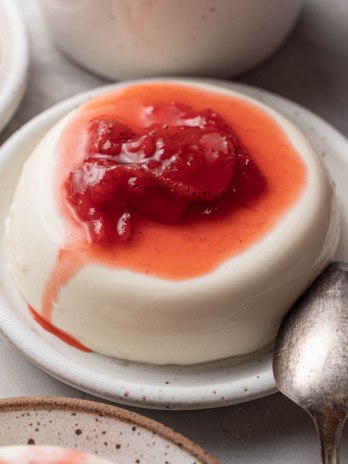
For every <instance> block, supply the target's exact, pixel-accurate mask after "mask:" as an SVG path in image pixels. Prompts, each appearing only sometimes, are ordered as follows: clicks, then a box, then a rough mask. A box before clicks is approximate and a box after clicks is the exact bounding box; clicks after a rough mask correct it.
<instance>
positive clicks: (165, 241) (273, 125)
mask: <svg viewBox="0 0 348 464" xmlns="http://www.w3.org/2000/svg"><path fill="white" fill-rule="evenodd" d="M171 101H177V102H185V104H186V105H187V106H189V107H190V108H191V110H190V111H192V112H196V114H201V113H202V112H203V113H204V111H206V109H207V108H213V110H214V112H216V113H218V114H219V115H220V116H221V119H222V120H223V121H224V122H225V124H227V125H228V126H229V128H232V129H229V130H230V132H228V131H227V130H226V131H225V132H224V130H225V129H222V130H220V128H218V129H217V132H218V134H219V136H220V137H221V139H220V141H221V140H225V139H224V137H225V138H226V137H227V139H228V140H225V141H226V143H227V144H228V145H229V147H230V148H231V147H232V151H230V153H233V156H234V157H232V158H233V159H232V158H228V156H227V155H226V157H225V153H223V156H222V159H223V162H222V165H221V166H219V167H218V169H217V172H218V173H219V175H220V174H221V173H222V179H225V177H224V176H225V174H226V178H227V182H228V185H230V184H229V181H228V178H229V176H230V175H231V171H232V177H233V176H234V175H235V173H236V164H237V155H238V153H239V154H240V155H242V156H246V158H245V160H247V159H251V158H250V156H249V155H248V153H252V156H253V160H254V161H255V163H256V164H257V166H258V168H259V170H260V172H262V174H263V175H264V177H265V178H266V180H267V188H266V189H264V191H263V192H262V194H261V195H256V196H254V197H253V198H251V199H248V198H247V201H244V198H246V197H243V201H239V203H238V207H235V205H233V208H229V207H228V208H226V209H224V208H222V209H223V214H216V215H212V217H210V216H209V215H205V216H204V217H203V216H202V214H201V213H202V211H203V210H202V208H201V209H200V207H198V213H197V211H195V209H194V208H192V204H191V203H190V204H189V205H187V204H185V208H184V210H185V214H183V215H182V216H181V217H179V219H176V220H175V221H174V223H168V222H170V221H168V220H163V215H160V218H161V220H158V217H157V218H156V215H155V214H154V216H151V215H145V214H144V213H145V212H146V211H145V210H146V208H145V207H144V208H143V209H142V210H141V211H137V213H136V214H134V211H133V210H131V211H130V213H131V226H132V228H131V234H128V231H129V228H128V226H129V224H130V223H128V222H127V220H128V219H127V217H124V218H123V219H122V221H123V222H122V221H121V224H120V228H121V229H122V226H125V227H124V231H125V234H124V238H126V239H127V238H129V237H131V240H124V242H123V243H122V246H119V244H118V243H115V246H113V244H111V245H110V246H107V247H106V246H104V244H103V240H101V241H100V242H98V241H93V240H91V239H90V238H91V235H93V234H94V232H97V230H95V231H93V227H91V224H90V223H89V224H88V221H87V222H86V220H85V218H86V216H85V215H84V213H81V212H79V211H76V210H75V206H74V207H72V204H71V202H72V203H74V195H75V193H76V191H75V190H74V188H75V185H73V184H74V182H72V184H71V185H72V186H73V188H72V190H70V191H69V186H68V191H69V192H70V193H69V195H70V201H71V202H69V201H67V200H66V188H67V179H69V176H72V177H70V180H72V181H73V179H72V178H73V177H74V175H75V174H71V173H77V172H78V171H79V170H81V169H82V170H83V169H84V168H83V166H84V163H85V161H86V162H87V159H88V156H90V157H91V158H94V159H95V158H96V153H97V152H99V151H103V150H104V153H102V155H103V156H104V158H105V159H106V160H108V158H107V156H106V155H109V154H108V153H106V152H107V151H108V150H109V149H111V150H114V149H115V150H116V152H115V153H116V155H115V153H114V154H113V153H111V154H110V156H111V157H114V156H116V161H117V157H118V156H119V153H118V151H117V150H119V147H115V146H113V145H112V142H113V140H112V138H111V139H110V145H107V146H105V144H104V142H107V140H103V137H100V134H103V130H104V129H102V128H101V127H98V124H99V123H98V122H97V123H96V124H97V126H94V129H92V130H91V128H92V127H93V123H94V122H96V121H103V122H102V125H103V124H104V123H106V132H108V131H109V130H110V131H111V133H114V132H113V131H114V129H115V128H116V129H115V130H116V133H117V131H118V132H120V130H119V129H120V125H123V127H122V131H123V134H126V136H127V137H126V140H125V141H124V142H125V143H128V138H129V137H130V139H132V140H133V139H134V140H137V141H138V142H139V138H140V137H141V135H142V134H143V135H144V133H147V132H148V128H149V127H150V126H151V125H153V124H159V123H161V124H162V126H163V118H162V119H161V118H159V119H160V121H158V120H154V118H153V117H152V116H151V107H154V108H161V107H162V108H167V109H168V108H169V107H170V105H168V104H169V103H170V102H171ZM172 106H173V105H172ZM174 106H177V105H174ZM149 108H150V109H149ZM166 111H167V110H166ZM152 115H153V113H152ZM166 117H168V115H166ZM108 121H111V122H112V124H111V126H108V124H109V123H108ZM115 121H117V124H118V126H117V127H116V126H114V122H115ZM162 129H163V131H164V128H163V127H162ZM162 129H161V130H162ZM209 130H210V129H209ZM174 132H175V131H174ZM233 134H236V136H235V137H234V136H233ZM118 137H119V138H120V137H121V136H118ZM122 137H123V135H122ZM174 138H175V137H174ZM116 139H117V137H116ZM237 139H238V140H239V141H240V143H239V142H238V141H237ZM117 143H118V142H117ZM148 145H149V146H148ZM148 145H147V144H145V146H143V147H142V148H141V150H139V151H138V152H136V156H138V155H139V153H140V152H142V153H143V154H144V156H145V158H146V155H147V154H148V153H150V154H151V152H152V151H151V150H152V149H151V143H149V144H148ZM96 147H97V150H96ZM149 147H150V148H149ZM242 147H243V149H242ZM100 148H102V150H100ZM121 149H122V147H121ZM147 150H148V151H147ZM117 153H118V154H117ZM86 155H87V159H86ZM56 157H57V167H56V172H55V176H54V182H55V185H54V189H55V195H56V198H57V203H58V208H59V211H60V214H61V215H62V216H63V218H64V221H65V224H66V238H65V243H64V244H63V246H62V250H61V252H60V255H59V257H58V259H57V262H56V265H55V268H54V269H53V270H52V273H51V275H50V276H49V278H48V281H47V285H46V290H45V295H44V299H43V305H42V308H41V311H40V314H41V315H42V317H43V318H45V319H46V320H50V317H51V308H52V303H53V302H55V301H56V300H57V298H58V294H59V290H60V288H61V287H62V286H63V285H65V284H66V283H67V282H68V281H69V279H70V278H71V277H72V276H73V275H75V274H76V273H77V272H78V270H79V269H80V268H81V267H82V266H84V265H85V263H86V262H89V263H98V264H102V265H104V266H109V267H111V268H123V269H128V270H131V271H134V272H140V273H145V274H149V275H153V276H157V277H160V278H164V279H171V280H184V279H190V278H195V277H198V276H202V275H204V274H207V273H209V272H211V271H213V270H214V269H216V268H217V267H218V266H219V265H220V264H222V263H223V262H224V261H225V260H227V259H229V258H231V257H233V256H236V255H237V254H239V253H242V252H243V251H245V250H246V249H248V248H249V247H251V246H252V245H253V244H254V243H256V242H257V241H259V240H260V239H261V238H262V237H263V236H264V235H266V234H267V233H268V232H269V231H270V230H271V229H272V228H273V227H274V226H275V225H276V224H277V222H278V221H279V220H280V219H281V217H282V216H283V215H284V214H286V212H287V211H288V210H289V209H290V208H291V207H292V206H293V205H294V204H295V203H296V201H297V200H298V198H299V197H300V195H301V193H302V192H303V190H304V187H305V184H306V178H307V172H306V167H305V165H304V163H303V161H302V160H301V158H300V157H299V155H298V153H297V152H296V150H295V148H294V146H293V145H292V143H291V142H290V141H289V139H288V136H287V134H286V133H285V132H284V131H283V130H282V129H281V128H280V127H279V124H278V123H277V122H275V121H274V119H273V118H272V117H271V116H269V115H268V114H267V113H266V112H265V111H264V110H262V109H260V108H258V107H257V106H255V105H254V104H252V103H249V102H248V101H246V100H244V99H241V98H238V97H236V96H230V95H226V94H220V93H217V92H210V91H207V90H202V89H201V88H199V87H194V86H184V85H175V84H165V83H156V84H142V85H134V86H129V87H127V88H125V89H122V90H119V91H118V92H114V93H112V94H108V95H105V96H102V97H98V98H96V99H94V100H92V101H90V102H87V103H86V104H85V105H83V106H82V107H80V108H79V109H78V110H77V112H75V114H74V116H73V117H72V118H71V119H70V121H69V123H68V124H67V126H66V128H65V130H64V132H63V134H62V136H61V138H60V140H59V144H58V147H57V153H56ZM113 161H115V160H113ZM93 162H94V161H93ZM103 163H104V161H103ZM103 163H99V162H98V163H95V168H96V169H97V166H98V164H99V165H102V166H103V168H102V170H103V169H104V165H103ZM229 163H230V164H229ZM248 163H250V161H248ZM106 164H108V161H107V162H106ZM116 164H117V163H116ZM119 164H120V163H119ZM123 168H124V167H123ZM220 168H221V169H220ZM93 169H94V168H93ZM117 169H119V168H117ZM132 169H133V167H132ZM225 171H226V172H225ZM105 172H108V169H106V171H105ZM240 172H242V171H240ZM257 172H258V178H260V176H259V171H257ZM137 174H138V172H137ZM122 175H123V174H122ZM139 177H141V175H140V176H139ZM150 177H151V176H150ZM169 177H170V176H169ZM126 178H127V176H126ZM128 180H129V179H128ZM172 180H173V179H171V178H169V181H172ZM189 181H190V182H191V183H190V188H189V191H190V193H191V194H192V193H193V192H197V191H198V192H199V191H200V189H201V187H202V185H201V184H199V183H195V182H192V179H189ZM213 181H214V179H213V178H212V179H211V182H213ZM146 182H147V181H146ZM174 182H177V179H174ZM209 182H210V180H209ZM222 184H224V185H225V186H226V180H223V182H221V185H222ZM175 185H176V186H177V184H175ZM219 185H220V184H214V183H212V184H210V185H209V187H210V188H211V191H212V192H215V193H216V189H219ZM153 188H155V187H153ZM156 188H160V187H159V183H156ZM224 188H226V187H224ZM228 189H229V187H228ZM228 189H227V191H228ZM174 191H175V193H178V192H179V193H180V192H181V185H179V186H178V188H175V189H174ZM80 193H81V192H80ZM169 193H170V194H172V191H171V190H170V189H169ZM102 196H103V194H102ZM177 196H178V197H179V198H181V199H182V196H180V195H177ZM222 196H223V194H222ZM222 196H221V197H222ZM201 197H202V195H201V194H200V195H199V199H200V200H201V199H202V198H201ZM128 198H129V197H128V196H127V199H128ZM156 198H159V196H157V195H156ZM191 200H192V197H190V202H191ZM127 201H128V200H127ZM175 201H177V199H176V200H175ZM159 202H161V200H159ZM82 203H83V202H82ZM152 204H153V202H151V205H152ZM202 204H203V203H202ZM86 205H88V202H87V203H86ZM131 206H132V208H133V207H134V205H131ZM189 209H191V210H192V211H193V216H194V218H195V219H194V220H193V216H190V215H187V212H188V210H189ZM159 210H161V208H160V205H159V203H158V202H157V200H156V202H155V212H156V214H157V213H158V211H159ZM127 211H128V212H129V205H128V204H127V209H124V210H123V212H127ZM161 211H162V210H161ZM120 213H122V210H121V211H120ZM166 214H168V208H166V209H165V210H164V215H166ZM119 219H120V216H118V220H119ZM117 222H118V221H117ZM107 227H108V226H107ZM86 231H87V233H86ZM95 235H96V234H95ZM107 235H108V233H107V234H106V236H107ZM121 236H122V234H121ZM62 256H64V257H62Z"/></svg>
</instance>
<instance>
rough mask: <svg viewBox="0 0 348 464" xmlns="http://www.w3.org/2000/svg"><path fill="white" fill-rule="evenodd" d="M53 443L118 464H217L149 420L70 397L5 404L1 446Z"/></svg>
mask: <svg viewBox="0 0 348 464" xmlns="http://www.w3.org/2000/svg"><path fill="white" fill-rule="evenodd" d="M26 444H36V445H49V446H60V447H63V448H76V449H79V450H81V451H85V452H89V453H93V454H98V455H99V456H101V457H104V458H107V459H110V460H112V461H114V462H117V463H118V464H130V463H138V464H142V463H143V464H146V463H151V464H164V463H171V464H175V463H176V464H218V462H217V460H216V459H214V458H213V457H212V456H210V455H209V454H208V453H207V452H206V451H204V450H203V449H202V448H200V447H199V446H198V445H196V444H195V443H193V442H191V441H190V440H188V439H187V438H185V437H183V436H182V435H180V434H178V433H176V432H174V431H173V430H171V429H170V428H168V427H165V426H164V425H162V424H160V423H158V422H155V421H153V420H151V419H148V418H147V417H143V416H140V415H139V414H136V413H134V412H129V411H126V410H124V409H120V408H117V407H115V406H109V405H106V404H101V403H95V402H92V401H83V400H77V399H69V398H43V397H41V398H40V397H37V398H35V397H27V398H10V399H6V400H0V446H10V445H26Z"/></svg>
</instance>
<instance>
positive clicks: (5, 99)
mask: <svg viewBox="0 0 348 464" xmlns="http://www.w3.org/2000/svg"><path fill="white" fill-rule="evenodd" d="M28 71H29V39H28V37H27V33H26V30H25V27H24V23H23V19H22V17H21V14H20V12H19V11H18V7H17V5H16V2H14V1H9V0H0V132H1V130H2V129H3V128H4V127H5V126H6V124H7V123H8V122H9V121H10V119H11V118H12V116H13V114H14V113H15V111H16V109H17V108H18V106H19V104H20V102H21V100H22V98H23V95H24V92H25V89H26V82H27V76H28Z"/></svg>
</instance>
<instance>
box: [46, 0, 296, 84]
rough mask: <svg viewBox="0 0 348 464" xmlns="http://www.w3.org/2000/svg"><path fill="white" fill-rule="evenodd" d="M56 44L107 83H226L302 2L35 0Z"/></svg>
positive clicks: (258, 57) (267, 47)
mask: <svg viewBox="0 0 348 464" xmlns="http://www.w3.org/2000/svg"><path fill="white" fill-rule="evenodd" d="M40 3H41V5H42V8H43V12H44V15H45V18H46V20H47V23H48V30H49V32H50V33H52V35H53V37H54V39H55V42H56V44H57V45H58V47H59V48H60V49H62V50H63V51H64V52H65V53H67V54H68V55H70V56H71V57H72V58H73V59H74V60H75V61H77V62H78V63H80V64H82V65H83V66H85V67H86V68H88V69H90V70H92V71H94V72H96V73H98V74H101V75H103V76H105V77H108V78H111V79H130V78H135V77H146V76H155V75H200V76H215V77H231V76H232V75H236V74H238V73H241V72H242V71H245V70H246V69H248V68H250V67H251V66H253V65H255V64H257V63H259V62H260V61H262V60H263V59H265V58H266V57H268V56H269V55H270V54H271V53H273V52H274V50H275V49H276V48H277V47H278V46H279V45H280V43H281V42H282V41H283V40H284V39H285V37H286V36H287V35H288V33H289V31H290V30H291V28H292V26H293V25H294V22H295V20H296V19H297V16H298V14H299V11H300V9H301V5H302V3H303V1H302V0H248V1H245V0H190V1H187V0H100V1H96V0H84V1H81V0H70V1H69V2H67V1H63V0H40Z"/></svg>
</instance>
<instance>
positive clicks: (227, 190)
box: [65, 102, 266, 248]
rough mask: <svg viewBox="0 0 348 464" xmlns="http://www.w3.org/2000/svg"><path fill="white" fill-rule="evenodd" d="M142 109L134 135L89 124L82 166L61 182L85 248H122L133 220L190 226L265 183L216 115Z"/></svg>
mask: <svg viewBox="0 0 348 464" xmlns="http://www.w3.org/2000/svg"><path fill="white" fill-rule="evenodd" d="M140 110H141V111H142V112H144V113H147V114H148V116H147V118H146V119H147V120H148V121H146V127H145V128H143V129H142V130H141V131H140V132H134V131H133V130H132V129H130V127H129V126H127V125H125V124H122V123H120V122H118V121H117V119H111V118H108V119H105V118H102V119H100V118H98V119H95V120H93V121H91V122H90V126H89V128H88V142H87V144H86V148H85V157H84V160H83V161H82V163H81V164H80V165H79V166H78V167H77V168H76V169H74V170H73V171H71V173H70V174H69V177H68V179H67V181H66V184H65V186H66V197H67V200H68V202H69V203H70V205H71V206H72V208H73V210H74V213H75V214H76V216H78V217H79V218H80V219H81V220H82V221H84V222H85V224H86V226H87V227H86V229H87V232H88V235H89V238H90V241H91V242H94V243H99V244H102V245H104V246H105V247H108V248H110V247H112V246H122V245H123V243H124V242H125V241H129V240H131V239H132V235H133V224H134V222H135V221H136V219H137V218H138V219H139V218H142V217H145V218H149V219H152V220H155V221H157V222H161V223H165V224H179V223H181V222H182V221H185V223H187V224H188V223H190V224H192V225H194V224H195V223H196V222H197V221H201V220H202V218H210V219H212V218H213V217H216V216H218V215H222V214H229V213H230V211H231V210H232V209H233V208H238V207H239V206H240V204H241V203H243V204H246V202H249V203H250V201H251V198H253V200H255V199H256V198H257V196H259V195H261V194H262V192H263V191H264V189H265V187H266V181H265V178H264V177H263V175H262V174H261V172H260V171H259V170H258V168H257V166H256V165H255V163H254V161H253V159H252V157H251V156H250V154H249V153H248V152H247V150H246V149H245V148H244V147H242V146H241V145H240V143H239V141H238V139H237V137H236V136H235V134H234V133H233V131H232V130H231V128H230V127H229V125H228V124H227V123H226V122H225V121H224V120H223V119H222V117H221V116H220V115H219V114H217V113H216V112H214V111H213V110H210V109H206V110H204V111H193V110H192V108H190V107H189V106H187V105H183V104H182V103H180V104H179V103H176V102H171V103H169V104H163V105H160V106H154V107H153V106H151V107H145V106H143V107H141V108H140Z"/></svg>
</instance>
